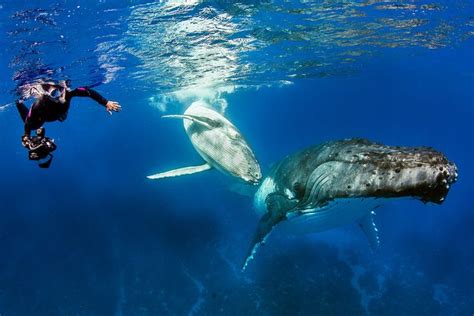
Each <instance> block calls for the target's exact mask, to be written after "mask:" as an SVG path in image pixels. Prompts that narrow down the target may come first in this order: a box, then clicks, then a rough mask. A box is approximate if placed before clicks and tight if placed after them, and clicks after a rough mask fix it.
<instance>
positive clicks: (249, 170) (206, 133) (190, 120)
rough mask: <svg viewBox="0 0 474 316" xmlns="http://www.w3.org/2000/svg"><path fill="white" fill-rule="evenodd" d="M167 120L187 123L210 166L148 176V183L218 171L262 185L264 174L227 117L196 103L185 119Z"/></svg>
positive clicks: (187, 112) (186, 126) (186, 113)
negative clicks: (213, 170)
mask: <svg viewBox="0 0 474 316" xmlns="http://www.w3.org/2000/svg"><path fill="white" fill-rule="evenodd" d="M163 117H165V118H178V119H183V123H184V129H185V130H186V133H187V134H188V137H189V139H190V140H191V143H192V144H193V146H194V148H195V149H196V151H197V152H198V153H199V154H200V155H201V156H202V158H203V159H204V160H205V161H206V163H205V164H203V165H200V166H192V167H185V168H179V169H175V170H171V171H167V172H162V173H158V174H155V175H152V176H148V177H147V178H148V179H162V178H168V177H176V176H182V175H188V174H193V173H197V172H202V171H205V170H209V169H211V168H213V167H214V168H216V169H218V170H220V171H222V172H224V173H227V174H230V175H231V176H234V177H237V178H239V179H241V180H243V181H245V182H247V183H250V184H253V185H256V184H258V183H259V182H260V179H261V178H262V173H261V170H260V165H259V164H258V162H257V159H256V158H255V155H254V153H253V152H252V149H251V148H250V146H249V145H248V144H247V142H246V141H245V139H244V137H243V136H242V134H241V133H240V131H239V130H238V129H237V128H236V127H235V126H234V125H233V124H232V123H231V122H230V121H229V120H227V119H226V118H225V117H224V116H223V115H221V114H220V113H218V112H216V111H214V110H212V109H210V108H209V107H206V106H204V105H203V104H202V103H201V102H194V103H193V104H191V106H190V107H189V108H188V109H187V110H186V111H185V112H184V114H183V115H165V116H163Z"/></svg>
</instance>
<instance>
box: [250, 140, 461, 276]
mask: <svg viewBox="0 0 474 316" xmlns="http://www.w3.org/2000/svg"><path fill="white" fill-rule="evenodd" d="M457 176H458V175H457V168H456V166H455V165H454V164H453V163H451V162H450V161H448V160H447V158H446V157H445V156H444V155H443V154H442V153H440V152H438V151H436V150H434V149H432V148H429V147H393V146H385V145H382V144H379V143H374V142H371V141H369V140H365V139H346V140H341V141H331V142H327V143H324V144H321V145H318V146H313V147H310V148H307V149H305V150H302V151H300V152H297V153H295V154H293V155H290V156H287V157H286V158H284V159H283V160H281V161H280V162H279V163H278V164H277V165H276V166H275V167H274V168H273V169H272V170H271V171H270V173H269V175H268V176H267V177H266V178H265V179H264V180H263V182H262V184H261V185H260V187H259V189H258V191H257V193H256V194H255V197H254V206H255V208H256V210H257V212H260V214H261V218H260V221H259V223H258V225H257V229H256V232H255V235H254V238H253V240H252V243H251V245H250V249H249V250H248V252H247V256H246V258H245V261H244V263H243V266H242V270H244V269H245V268H246V266H247V265H248V263H249V261H250V260H251V259H252V258H253V256H254V254H255V252H256V250H257V248H258V247H259V245H260V244H262V243H264V242H265V239H266V238H267V236H268V235H269V234H270V232H271V231H272V229H273V227H274V226H275V225H277V224H279V223H281V222H284V221H285V222H286V223H287V225H295V224H298V223H304V224H305V225H306V226H307V225H310V226H311V227H312V231H313V232H318V231H324V230H328V229H332V228H335V227H338V226H341V225H344V224H347V223H350V222H358V224H359V226H360V227H361V228H362V230H363V232H364V233H365V234H366V236H367V237H368V240H369V243H370V245H371V246H372V247H373V248H375V247H377V246H378V243H379V240H378V235H377V228H376V227H375V224H374V222H373V215H374V209H375V208H377V207H378V206H379V205H380V203H381V202H382V201H383V200H384V199H389V198H402V197H409V198H415V199H418V200H421V201H422V202H424V203H428V202H431V203H435V204H441V203H443V201H444V199H445V197H446V195H447V194H448V191H449V189H450V185H451V184H452V183H454V182H455V181H456V180H457Z"/></svg>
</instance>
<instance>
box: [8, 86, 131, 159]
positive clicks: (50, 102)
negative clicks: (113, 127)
mask: <svg viewBox="0 0 474 316" xmlns="http://www.w3.org/2000/svg"><path fill="white" fill-rule="evenodd" d="M25 96H26V98H28V97H31V96H33V97H35V99H36V100H35V102H34V103H33V105H32V106H31V108H30V109H28V107H27V106H26V105H25V104H24V103H23V100H22V99H20V100H17V101H16V107H17V109H18V113H19V114H20V117H21V119H22V120H23V122H24V124H25V132H24V134H23V136H22V138H21V142H22V145H23V147H25V148H26V149H28V151H29V157H30V160H39V159H41V158H44V157H46V156H47V155H48V154H50V152H52V151H54V150H55V149H56V146H55V145H54V141H53V140H52V139H49V138H47V137H45V135H44V134H45V132H44V128H43V125H44V123H46V122H54V121H60V122H62V121H64V120H66V118H67V114H68V111H69V106H70V103H71V99H72V98H73V97H89V98H91V99H93V100H94V101H96V102H97V103H99V104H101V105H102V106H104V107H105V109H106V111H107V112H109V114H112V112H119V111H120V110H121V109H122V107H121V106H120V104H119V103H118V102H115V101H108V100H107V99H105V98H104V97H102V96H101V95H100V94H99V93H98V92H96V91H94V90H92V89H89V88H86V87H81V88H77V89H74V90H71V89H70V87H69V82H68V81H59V82H58V83H55V82H44V81H40V82H37V83H34V84H32V85H31V86H29V87H28V90H27V91H26V93H25V95H24V97H25ZM32 130H37V132H36V134H37V135H36V136H35V137H31V131H32ZM49 163H50V161H49ZM49 163H48V164H46V168H47V167H48V166H49ZM41 166H42V165H41V164H40V167H41Z"/></svg>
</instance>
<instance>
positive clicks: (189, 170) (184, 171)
mask: <svg viewBox="0 0 474 316" xmlns="http://www.w3.org/2000/svg"><path fill="white" fill-rule="evenodd" d="M211 168H212V167H211V166H210V165H209V164H207V163H205V164H203V165H200V166H191V167H184V168H179V169H173V170H170V171H166V172H161V173H157V174H154V175H151V176H147V178H148V179H151V180H156V179H163V178H170V177H179V176H185V175H188V174H193V173H198V172H203V171H206V170H209V169H211Z"/></svg>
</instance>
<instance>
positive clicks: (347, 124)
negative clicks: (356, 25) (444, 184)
mask: <svg viewBox="0 0 474 316" xmlns="http://www.w3.org/2000/svg"><path fill="white" fill-rule="evenodd" d="M8 16H11V15H8ZM5 25H6V24H5V23H3V24H2V26H4V28H6V26H5ZM0 36H4V35H0ZM8 39H9V37H6V38H4V39H2V43H8ZM11 45H12V47H13V46H14V44H11ZM15 45H16V44H15ZM473 51H474V42H473V41H472V40H467V41H463V42H460V43H456V44H453V45H452V46H448V47H446V48H441V49H436V50H419V49H415V48H412V49H410V48H407V49H401V48H400V49H392V50H384V51H383V54H380V55H378V56H376V57H374V58H371V59H369V60H366V61H365V62H363V63H362V64H361V65H359V71H358V72H356V73H354V74H352V75H346V76H332V77H323V78H313V79H297V80H295V81H294V84H292V85H288V86H284V87H262V88H260V89H253V88H249V89H243V90H238V91H236V92H235V93H233V94H229V95H227V96H226V100H227V102H228V104H229V106H228V110H227V112H226V113H227V116H228V117H229V118H230V119H231V120H232V121H233V122H234V123H235V124H236V125H237V126H238V127H239V129H240V130H241V131H242V133H243V134H244V135H245V136H246V138H247V139H248V141H249V143H250V144H251V145H252V146H253V148H254V151H255V153H256V155H257V157H258V158H259V161H260V163H261V165H262V168H263V169H264V171H265V170H268V168H269V167H270V166H271V164H272V163H273V162H276V161H278V160H279V159H281V158H282V157H284V156H285V155H287V154H290V153H292V152H294V151H296V150H298V149H301V148H303V147H305V146H308V145H312V144H317V143H320V142H324V141H327V140H334V139H340V138H347V137H364V138H369V139H371V140H374V141H378V142H382V143H386V144H389V145H407V146H419V145H423V146H433V147H435V148H436V149H438V150H440V151H442V152H443V153H445V154H446V155H447V157H448V158H449V159H450V160H452V161H453V162H455V163H456V164H457V166H458V169H459V180H458V183H456V184H455V185H453V187H452V190H451V191H450V193H449V195H448V198H447V200H446V202H445V203H444V204H443V205H441V206H439V205H430V204H428V205H423V204H422V203H419V202H416V201H395V202H392V203H389V204H387V205H386V206H384V207H382V208H380V210H379V211H378V214H377V218H376V222H377V224H378V226H379V229H380V234H381V243H382V246H381V249H380V251H379V252H377V253H375V254H373V253H371V252H370V250H369V248H368V246H367V243H366V241H365V239H364V236H363V234H362V233H360V232H359V231H358V229H357V227H355V225H354V227H352V226H349V227H343V228H341V229H338V230H335V231H331V232H328V233H323V234H318V235H302V236H288V235H286V234H283V233H279V232H278V231H276V232H275V234H273V235H272V236H271V237H270V238H269V240H268V243H267V244H266V246H265V247H263V248H262V249H261V250H260V251H259V253H258V254H257V256H256V259H255V260H254V261H252V262H251V265H250V267H249V269H248V270H247V271H246V272H245V273H241V272H240V271H239V269H238V267H239V266H240V263H241V261H242V259H243V256H244V254H245V251H246V250H247V247H248V243H249V240H250V238H251V236H252V234H253V230H254V228H255V225H256V222H257V220H258V218H257V216H256V214H255V213H254V211H253V208H252V200H251V199H250V198H248V197H244V196H240V195H238V194H236V193H234V192H233V191H232V190H231V188H232V182H231V180H230V179H228V178H226V177H225V176H224V175H222V174H220V173H218V172H217V171H212V172H208V173H203V174H199V175H194V176H189V177H183V178H175V179H167V180H163V181H161V182H153V181H149V180H147V179H146V178H145V176H146V175H148V174H151V173H155V172H158V171H161V170H166V169H170V168H174V167H180V166H185V165H188V164H189V165H191V164H198V163H200V162H201V160H200V157H199V156H198V155H197V153H195V152H194V150H193V148H192V146H191V144H190V142H189V140H188V139H187V136H186V134H185V133H184V131H183V128H182V125H181V124H180V122H177V121H174V120H169V121H167V120H162V119H161V118H160V116H161V115H162V113H161V112H160V111H158V110H157V109H156V108H154V107H151V106H148V103H149V98H150V97H151V96H153V95H155V94H157V93H158V94H159V91H150V90H141V89H140V83H139V82H136V81H134V80H131V79H129V78H128V77H127V70H125V71H124V72H122V73H121V74H119V77H118V78H117V79H116V80H115V81H112V82H110V83H107V84H101V85H99V86H98V87H96V89H97V90H98V91H100V92H101V93H102V94H103V95H104V96H106V97H107V98H109V99H111V100H117V101H119V102H120V103H121V105H122V106H123V111H122V113H119V114H115V115H113V116H112V117H109V116H108V115H107V114H106V112H105V111H104V110H103V109H102V108H100V107H99V106H96V105H95V104H94V103H93V101H90V100H87V99H80V100H74V101H73V104H72V107H71V111H70V114H69V118H68V120H67V121H66V122H65V123H53V124H48V125H47V133H48V134H49V135H51V136H52V137H54V138H55V139H56V141H57V144H58V146H59V148H58V150H57V152H56V154H55V156H56V157H55V160H54V161H53V164H52V167H51V168H50V169H49V170H41V169H39V168H38V167H37V166H36V165H35V164H33V163H31V162H29V161H27V157H26V152H25V151H24V149H23V148H22V147H21V146H20V136H21V134H22V124H21V122H20V120H19V117H18V115H17V113H16V112H15V110H14V108H11V107H10V108H7V109H6V110H5V111H3V112H1V113H0V126H1V127H2V133H1V134H0V144H1V145H2V157H1V159H0V174H1V178H2V180H1V190H0V249H1V256H0V314H1V315H164V314H171V315H183V314H189V315H193V314H196V315H198V314H199V315H212V314H227V315H240V314H243V313H248V314H259V315H285V314H301V315H303V314H306V315H314V314H324V315H359V314H361V315H363V314H366V313H369V314H372V315H428V314H429V315H470V314H472V313H473V312H474V286H473V283H472V282H473V280H474V268H473V264H472V263H473V262H474V243H473V242H472V241H473V240H474V232H473V230H472V226H473V225H474V212H473V203H472V197H473V196H474V189H473V187H474V186H473V182H472V179H473V178H474V170H473V167H472V157H473V156H474V127H473V124H472V122H473V119H474V112H473V111H474V90H473V87H474V59H473V57H472V52H473ZM12 55H15V52H14V49H13V48H11V47H4V48H3V53H2V60H1V64H0V67H1V68H0V69H1V71H2V76H1V78H2V79H3V80H4V83H3V84H2V85H3V87H5V89H4V91H3V97H2V99H1V100H2V102H4V103H7V102H9V101H11V100H12V99H13V98H14V94H13V92H11V87H12V85H10V84H8V83H6V82H9V81H11V77H12V70H11V68H12V66H11V58H12ZM134 62H135V61H133V60H129V61H127V63H129V65H130V66H132V65H133V64H134ZM9 64H10V66H9ZM125 65H126V64H125ZM13 68H14V67H13ZM98 76H99V77H100V74H99V75H98ZM79 77H80V76H79ZM84 77H86V78H87V79H84V81H86V84H91V83H93V82H95V79H94V78H95V77H94V76H93V75H91V76H84ZM73 84H75V85H79V84H81V82H78V81H77V80H76V81H74V82H73ZM124 86H126V88H124ZM183 106H184V105H183V104H177V103H176V104H171V105H170V109H171V111H181V110H182V109H183ZM368 298H369V299H368Z"/></svg>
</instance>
